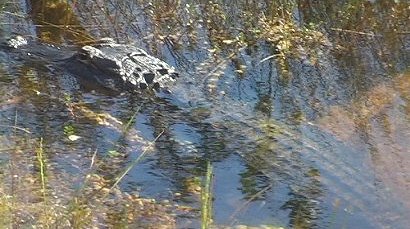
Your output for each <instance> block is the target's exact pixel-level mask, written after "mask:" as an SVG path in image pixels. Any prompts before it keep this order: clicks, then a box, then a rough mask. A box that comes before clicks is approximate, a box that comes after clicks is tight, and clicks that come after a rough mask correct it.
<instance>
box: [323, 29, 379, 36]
mask: <svg viewBox="0 0 410 229" xmlns="http://www.w3.org/2000/svg"><path fill="white" fill-rule="evenodd" d="M330 29H331V30H333V31H338V32H344V33H353V34H358V35H365V36H371V37H381V35H376V34H374V33H373V32H372V33H365V32H360V31H355V30H350V29H339V28H330Z"/></svg>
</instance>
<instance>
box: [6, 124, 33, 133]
mask: <svg viewBox="0 0 410 229" xmlns="http://www.w3.org/2000/svg"><path fill="white" fill-rule="evenodd" d="M0 127H8V128H14V129H16V130H21V131H24V132H26V133H28V134H31V132H30V131H29V130H27V129H25V128H22V127H18V126H10V125H0Z"/></svg>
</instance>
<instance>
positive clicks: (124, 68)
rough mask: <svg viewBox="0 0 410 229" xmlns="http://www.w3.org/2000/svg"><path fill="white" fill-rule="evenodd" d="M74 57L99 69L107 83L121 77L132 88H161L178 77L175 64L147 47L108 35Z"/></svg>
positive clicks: (118, 79)
mask: <svg viewBox="0 0 410 229" xmlns="http://www.w3.org/2000/svg"><path fill="white" fill-rule="evenodd" d="M73 58H74V60H76V61H79V62H81V63H82V64H85V65H87V66H88V67H91V68H94V69H95V70H98V71H100V72H101V73H102V75H104V76H102V75H101V78H100V80H103V81H107V82H104V84H107V83H108V84H109V83H110V82H109V81H112V82H114V84H115V82H118V81H122V82H123V83H125V84H128V85H131V86H132V87H133V88H140V89H146V88H154V89H159V88H162V87H164V86H165V85H167V84H168V83H170V82H173V81H175V79H176V78H177V77H178V73H177V72H176V71H175V69H174V68H173V67H172V66H170V65H168V64H167V63H165V62H164V61H162V60H160V59H158V58H156V57H153V56H150V55H148V54H147V53H146V52H145V51H144V50H142V49H140V48H137V47H134V46H131V45H122V44H117V43H115V42H114V41H113V40H111V39H107V38H104V39H102V40H101V41H100V43H98V44H96V45H92V46H91V45H87V46H83V47H82V48H81V50H80V51H79V52H78V53H77V54H76V55H75V56H74V57H73Z"/></svg>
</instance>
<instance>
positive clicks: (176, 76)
mask: <svg viewBox="0 0 410 229" xmlns="http://www.w3.org/2000/svg"><path fill="white" fill-rule="evenodd" d="M170 76H171V78H172V79H175V78H178V77H179V74H178V73H176V72H173V73H171V74H170Z"/></svg>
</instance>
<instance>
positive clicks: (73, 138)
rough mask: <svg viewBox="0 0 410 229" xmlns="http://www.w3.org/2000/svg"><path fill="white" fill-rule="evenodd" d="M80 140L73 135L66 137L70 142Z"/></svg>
mask: <svg viewBox="0 0 410 229" xmlns="http://www.w3.org/2000/svg"><path fill="white" fill-rule="evenodd" d="M80 138H81V137H80V136H77V135H74V134H72V135H69V136H68V139H70V141H77V140H78V139H80Z"/></svg>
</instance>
